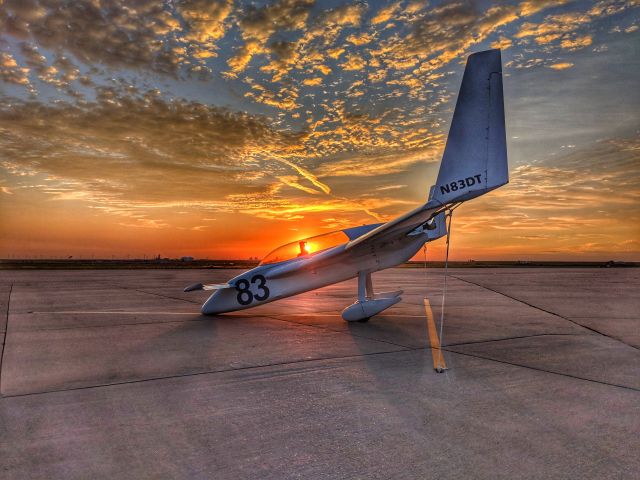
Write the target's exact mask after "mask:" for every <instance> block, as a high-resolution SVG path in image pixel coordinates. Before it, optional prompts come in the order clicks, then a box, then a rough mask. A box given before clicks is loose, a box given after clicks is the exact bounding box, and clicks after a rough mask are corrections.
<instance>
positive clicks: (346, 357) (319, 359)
mask: <svg viewBox="0 0 640 480" xmlns="http://www.w3.org/2000/svg"><path fill="white" fill-rule="evenodd" d="M413 350H422V349H421V348H416V349H406V348H405V349H402V350H387V351H384V352H370V353H360V354H357V355H338V356H333V357H317V358H303V359H300V360H293V361H287V362H273V363H265V364H260V365H247V366H244V367H235V368H223V369H219V370H206V371H202V372H191V373H182V374H179V375H163V376H158V377H151V378H141V379H136V380H125V381H121V382H112V383H101V384H96V385H85V386H81V387H71V388H60V389H52V390H43V391H40V392H27V393H17V394H13V395H1V394H0V400H2V399H4V398H19V397H29V396H34V395H46V394H49V393H62V392H71V391H77V390H91V389H94V388H105V387H116V386H119V385H131V384H138V383H145V382H155V381H162V380H172V379H176V378H185V377H197V376H202V375H214V374H219V373H228V372H236V371H243V370H252V369H260V368H269V367H277V366H285V365H297V364H303V363H309V362H323V361H332V360H349V359H358V358H362V357H371V356H375V355H386V354H390V353H404V352H409V351H413Z"/></svg>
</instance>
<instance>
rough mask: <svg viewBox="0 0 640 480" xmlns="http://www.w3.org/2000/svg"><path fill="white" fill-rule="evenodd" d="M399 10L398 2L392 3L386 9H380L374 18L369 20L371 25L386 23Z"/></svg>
mask: <svg viewBox="0 0 640 480" xmlns="http://www.w3.org/2000/svg"><path fill="white" fill-rule="evenodd" d="M399 8H400V2H396V3H392V4H391V5H389V6H387V7H382V8H381V9H380V10H378V12H377V13H376V14H375V16H374V17H373V18H372V19H371V23H373V24H374V25H377V24H379V23H386V22H388V21H389V20H391V19H392V18H393V17H394V14H395V13H396V12H397V11H398V9H399Z"/></svg>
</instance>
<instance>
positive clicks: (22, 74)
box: [0, 52, 29, 85]
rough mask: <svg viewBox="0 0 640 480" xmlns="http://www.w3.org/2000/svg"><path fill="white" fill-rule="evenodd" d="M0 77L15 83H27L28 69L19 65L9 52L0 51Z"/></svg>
mask: <svg viewBox="0 0 640 480" xmlns="http://www.w3.org/2000/svg"><path fill="white" fill-rule="evenodd" d="M0 79H1V80H2V81H3V82H7V83H13V84H16V85H29V69H28V68H26V67H20V66H19V65H18V63H17V62H16V59H15V58H14V57H13V56H12V55H11V54H9V53H4V52H0Z"/></svg>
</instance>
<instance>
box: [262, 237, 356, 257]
mask: <svg viewBox="0 0 640 480" xmlns="http://www.w3.org/2000/svg"><path fill="white" fill-rule="evenodd" d="M349 240H350V238H349V236H348V235H347V234H346V233H345V232H344V231H342V230H339V231H337V232H331V233H324V234H322V235H316V236H315V237H308V238H302V239H300V240H296V241H295V242H291V243H287V244H285V245H282V246H281V247H278V248H276V249H275V250H274V251H273V252H271V253H270V254H269V255H267V256H266V257H264V258H263V259H262V261H261V262H260V265H268V264H270V263H278V262H284V261H286V260H291V259H293V258H297V257H304V256H305V255H313V254H314V253H318V252H321V251H322V250H326V249H328V248H331V247H335V246H337V245H341V244H343V243H346V242H348V241H349Z"/></svg>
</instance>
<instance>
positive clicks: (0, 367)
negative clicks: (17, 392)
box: [0, 283, 13, 390]
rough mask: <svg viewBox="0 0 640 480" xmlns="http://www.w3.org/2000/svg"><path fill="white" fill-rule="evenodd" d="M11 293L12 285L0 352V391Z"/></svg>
mask: <svg viewBox="0 0 640 480" xmlns="http://www.w3.org/2000/svg"><path fill="white" fill-rule="evenodd" d="M12 292H13V283H12V284H11V286H10V287H9V297H8V299H7V312H6V314H5V321H4V337H3V338H2V352H0V390H1V389H2V366H3V365H4V352H5V350H6V349H7V348H6V345H7V338H9V308H10V307H11V293H12Z"/></svg>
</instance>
